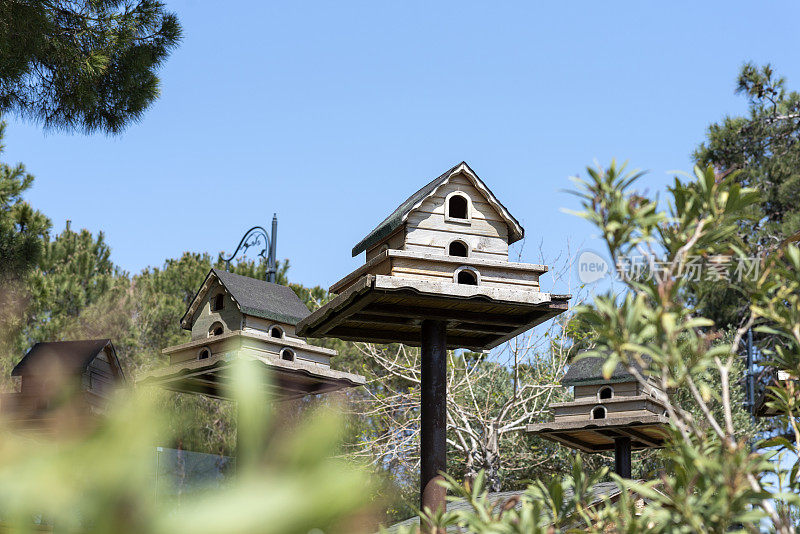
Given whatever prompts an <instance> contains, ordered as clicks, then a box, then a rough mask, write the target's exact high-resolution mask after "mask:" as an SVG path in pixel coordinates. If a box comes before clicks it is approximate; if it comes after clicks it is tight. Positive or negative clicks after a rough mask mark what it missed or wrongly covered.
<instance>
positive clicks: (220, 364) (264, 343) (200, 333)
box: [142, 269, 364, 399]
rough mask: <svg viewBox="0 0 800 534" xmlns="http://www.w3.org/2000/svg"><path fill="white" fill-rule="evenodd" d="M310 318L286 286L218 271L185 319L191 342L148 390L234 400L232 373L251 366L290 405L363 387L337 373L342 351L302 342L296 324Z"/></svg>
mask: <svg viewBox="0 0 800 534" xmlns="http://www.w3.org/2000/svg"><path fill="white" fill-rule="evenodd" d="M308 314H309V311H308V308H307V307H306V305H305V304H303V302H302V301H301V300H300V298H299V297H298V296H297V295H296V294H295V292H294V291H293V290H292V289H291V288H289V287H287V286H282V285H278V284H273V283H269V282H265V281H263V280H257V279H254V278H249V277H246V276H241V275H237V274H233V273H229V272H227V271H222V270H219V269H212V270H211V271H210V272H209V273H208V276H206V279H205V281H204V282H203V285H202V286H201V287H200V289H199V290H198V292H197V294H196V295H195V297H194V299H193V300H192V302H191V304H190V305H189V308H188V309H187V310H186V313H185V314H184V316H183V318H181V327H182V328H184V329H185V330H189V331H190V332H191V340H190V341H188V342H187V343H183V344H180V345H176V346H173V347H168V348H165V349H164V350H163V351H162V352H163V353H164V354H166V355H168V356H169V366H167V367H165V368H162V369H158V370H156V371H154V372H152V373H150V374H149V375H147V376H146V377H145V378H144V379H143V380H142V382H143V383H151V384H158V385H161V386H162V387H164V388H166V389H170V390H173V391H179V392H186V393H197V394H202V395H207V396H210V397H218V398H227V392H226V390H225V387H224V385H225V382H226V380H227V377H226V375H227V374H228V371H229V369H230V366H231V365H232V364H233V362H234V361H235V360H237V359H239V358H245V359H248V360H254V361H258V362H261V363H262V364H263V365H264V366H265V367H267V368H269V369H270V370H271V371H272V381H271V389H272V392H273V394H275V395H276V396H278V397H280V398H284V399H285V398H296V397H301V396H303V395H308V394H316V393H326V392H330V391H335V390H338V389H342V388H346V387H354V386H359V385H363V384H364V377H362V376H359V375H354V374H350V373H344V372H341V371H334V370H333V369H331V367H330V360H331V358H332V357H334V356H336V351H335V350H331V349H327V348H324V347H318V346H315V345H312V344H310V343H308V342H307V341H306V340H305V338H303V337H300V336H298V335H297V333H296V332H295V326H296V324H297V322H298V321H299V320H301V319H303V318H304V317H306V316H308Z"/></svg>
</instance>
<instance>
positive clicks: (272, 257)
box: [267, 213, 278, 284]
mask: <svg viewBox="0 0 800 534" xmlns="http://www.w3.org/2000/svg"><path fill="white" fill-rule="evenodd" d="M277 243H278V214H277V213H273V214H272V233H271V234H270V240H269V254H268V257H267V269H268V270H267V282H272V283H273V284H274V283H275V282H277V279H278V260H277V256H276V250H277V248H278V245H277Z"/></svg>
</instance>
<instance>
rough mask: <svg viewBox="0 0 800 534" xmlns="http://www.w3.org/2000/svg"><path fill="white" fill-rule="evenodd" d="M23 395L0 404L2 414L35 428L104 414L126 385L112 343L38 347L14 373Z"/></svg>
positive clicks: (63, 343) (6, 397)
mask: <svg viewBox="0 0 800 534" xmlns="http://www.w3.org/2000/svg"><path fill="white" fill-rule="evenodd" d="M11 376H12V377H16V378H18V379H19V391H18V392H16V393H10V394H6V395H4V396H3V397H2V400H0V410H2V413H3V416H4V417H7V418H10V419H11V420H14V421H15V422H17V423H24V424H31V425H35V424H38V423H44V422H46V421H48V420H51V419H59V418H60V419H63V418H64V417H83V416H87V415H91V414H97V413H101V412H103V411H104V410H105V408H106V406H107V404H108V401H109V399H110V397H111V395H112V394H113V392H114V390H115V389H116V388H118V387H122V386H125V385H126V384H127V381H126V378H125V374H124V373H123V371H122V367H121V366H120V364H119V360H118V359H117V354H116V351H115V350H114V345H113V344H112V343H111V340H109V339H93V340H79V341H57V342H50V343H36V344H35V345H34V346H33V347H32V348H31V350H29V351H28V352H27V354H25V356H24V357H23V358H22V360H20V362H19V363H18V364H17V365H16V366H15V367H14V369H13V371H12V372H11Z"/></svg>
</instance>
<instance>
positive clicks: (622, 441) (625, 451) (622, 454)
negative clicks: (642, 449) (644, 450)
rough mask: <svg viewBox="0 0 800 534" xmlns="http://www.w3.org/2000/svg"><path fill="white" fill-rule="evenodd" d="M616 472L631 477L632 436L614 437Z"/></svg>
mask: <svg viewBox="0 0 800 534" xmlns="http://www.w3.org/2000/svg"><path fill="white" fill-rule="evenodd" d="M614 472H616V473H617V474H618V475H619V476H621V477H622V478H631V438H615V439H614Z"/></svg>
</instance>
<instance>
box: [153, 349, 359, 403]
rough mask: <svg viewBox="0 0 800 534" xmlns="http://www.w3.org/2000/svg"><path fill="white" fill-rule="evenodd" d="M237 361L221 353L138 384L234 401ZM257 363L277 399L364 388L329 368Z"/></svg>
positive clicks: (159, 371)
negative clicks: (233, 378)
mask: <svg viewBox="0 0 800 534" xmlns="http://www.w3.org/2000/svg"><path fill="white" fill-rule="evenodd" d="M251 359H252V358H251ZM235 361H236V358H235V357H231V356H230V355H229V354H220V355H217V356H212V357H211V358H207V359H204V360H190V361H186V362H180V363H176V364H173V365H170V366H167V367H164V368H162V369H157V370H155V371H153V372H151V373H149V374H148V375H146V376H145V377H144V378H142V379H140V380H139V381H137V384H138V385H154V386H159V387H162V388H164V389H167V390H170V391H178V392H181V393H194V394H199V395H206V396H209V397H214V398H218V399H226V400H231V396H230V392H229V391H228V385H229V384H230V380H229V377H230V370H231V366H232V365H234V364H235ZM254 361H257V362H259V363H261V364H262V365H263V366H264V368H265V370H267V371H269V379H268V380H267V381H266V383H265V384H264V387H265V388H266V389H267V392H268V393H269V394H270V395H271V396H272V397H273V398H275V399H277V400H289V399H296V398H299V397H304V396H306V395H314V394H318V393H329V392H331V391H337V390H340V389H343V388H350V387H356V386H363V385H364V377H363V376H360V375H355V374H351V373H344V372H342V371H334V370H333V369H329V368H326V367H321V366H312V365H304V364H301V363H298V362H284V361H282V360H277V359H276V360H272V359H266V358H265V359H254Z"/></svg>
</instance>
